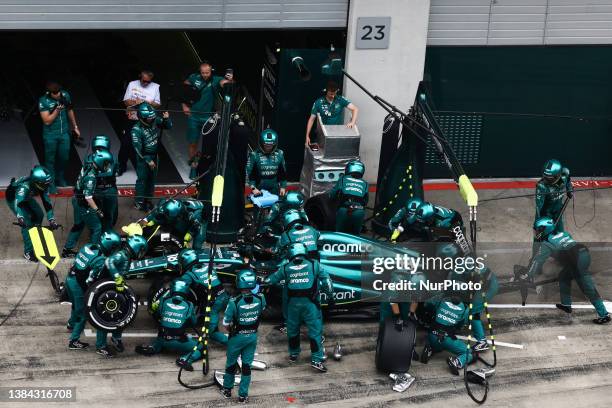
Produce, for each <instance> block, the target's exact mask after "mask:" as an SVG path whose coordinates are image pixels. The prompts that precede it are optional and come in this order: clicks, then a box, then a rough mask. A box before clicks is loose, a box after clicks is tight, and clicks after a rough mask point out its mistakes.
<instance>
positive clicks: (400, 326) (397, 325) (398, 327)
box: [394, 315, 404, 331]
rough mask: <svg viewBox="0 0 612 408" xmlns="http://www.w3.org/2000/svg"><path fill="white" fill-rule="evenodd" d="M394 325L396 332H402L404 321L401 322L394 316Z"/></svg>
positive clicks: (400, 318) (400, 319)
mask: <svg viewBox="0 0 612 408" xmlns="http://www.w3.org/2000/svg"><path fill="white" fill-rule="evenodd" d="M394 324H395V330H397V331H402V330H404V321H403V320H402V317H401V316H399V315H398V316H394Z"/></svg>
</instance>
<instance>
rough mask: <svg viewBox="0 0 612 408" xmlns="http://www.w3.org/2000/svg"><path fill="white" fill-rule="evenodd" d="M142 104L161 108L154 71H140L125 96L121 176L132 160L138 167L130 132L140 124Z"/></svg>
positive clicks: (129, 85)
mask: <svg viewBox="0 0 612 408" xmlns="http://www.w3.org/2000/svg"><path fill="white" fill-rule="evenodd" d="M142 102H147V103H148V104H149V105H151V106H153V107H154V108H155V109H158V108H159V107H160V106H161V95H160V93H159V84H157V83H155V82H153V71H151V70H148V69H143V70H142V71H140V75H139V79H137V80H135V81H132V82H130V83H129V84H128V86H127V89H126V90H125V95H124V96H123V103H124V105H125V107H126V108H127V109H126V111H125V113H126V124H125V128H124V130H123V133H122V134H121V135H120V138H121V148H120V149H119V175H121V174H123V173H124V172H125V170H126V167H127V161H128V159H130V160H131V161H132V164H133V165H134V167H135V166H136V154H135V153H134V147H133V146H132V138H131V137H130V132H131V131H132V127H133V126H134V124H135V123H137V122H138V117H136V111H138V105H140V104H141V103H142Z"/></svg>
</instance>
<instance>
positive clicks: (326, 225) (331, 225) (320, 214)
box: [304, 193, 337, 231]
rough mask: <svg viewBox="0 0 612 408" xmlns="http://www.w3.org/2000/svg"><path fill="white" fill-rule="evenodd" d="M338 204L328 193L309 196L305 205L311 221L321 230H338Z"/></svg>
mask: <svg viewBox="0 0 612 408" xmlns="http://www.w3.org/2000/svg"><path fill="white" fill-rule="evenodd" d="M336 206H337V204H336V203H335V200H332V199H331V198H329V196H328V195H327V194H326V193H323V194H317V195H316V196H313V197H311V198H309V199H308V200H307V201H306V204H305V205H304V210H305V211H306V214H307V215H308V219H309V220H310V223H311V224H312V225H313V226H314V227H315V228H316V229H318V230H321V231H335V230H336Z"/></svg>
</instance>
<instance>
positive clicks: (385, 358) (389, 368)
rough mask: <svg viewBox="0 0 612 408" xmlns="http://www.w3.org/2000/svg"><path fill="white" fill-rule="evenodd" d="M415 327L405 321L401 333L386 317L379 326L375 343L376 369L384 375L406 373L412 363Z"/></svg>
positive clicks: (391, 320) (408, 321)
mask: <svg viewBox="0 0 612 408" xmlns="http://www.w3.org/2000/svg"><path fill="white" fill-rule="evenodd" d="M415 340H416V326H415V324H414V323H413V322H412V321H410V320H407V321H405V322H404V328H403V330H402V331H398V330H396V329H395V324H394V322H393V319H391V318H390V317H388V318H387V319H385V321H384V322H383V323H382V324H381V325H380V327H379V330H378V341H377V342H376V368H377V369H378V370H380V371H383V372H386V373H407V372H408V370H409V369H410V364H411V363H412V353H413V351H414V345H415Z"/></svg>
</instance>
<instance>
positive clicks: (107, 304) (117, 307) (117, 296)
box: [96, 290, 129, 322]
mask: <svg viewBox="0 0 612 408" xmlns="http://www.w3.org/2000/svg"><path fill="white" fill-rule="evenodd" d="M128 309H129V305H128V300H127V298H126V297H125V295H123V294H121V293H118V292H115V291H112V290H109V291H107V292H104V293H103V294H102V295H101V296H100V297H99V298H98V301H97V302H96V312H97V314H98V316H100V318H101V319H102V320H105V321H107V322H116V321H118V320H121V319H123V318H124V317H125V315H126V314H127V312H128Z"/></svg>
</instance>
